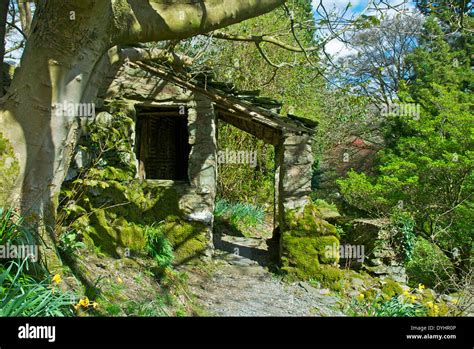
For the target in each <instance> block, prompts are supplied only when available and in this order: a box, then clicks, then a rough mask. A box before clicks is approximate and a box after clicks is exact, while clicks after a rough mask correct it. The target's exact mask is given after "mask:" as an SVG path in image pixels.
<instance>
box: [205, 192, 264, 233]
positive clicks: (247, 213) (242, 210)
mask: <svg viewBox="0 0 474 349" xmlns="http://www.w3.org/2000/svg"><path fill="white" fill-rule="evenodd" d="M214 215H215V217H216V218H223V219H227V220H229V222H230V223H231V224H232V225H234V226H238V227H241V228H247V227H252V226H256V225H260V224H262V223H263V221H264V218H265V211H264V209H263V207H261V206H255V205H251V204H246V203H241V202H237V203H231V202H229V201H227V200H224V199H220V200H217V201H216V205H215V209H214Z"/></svg>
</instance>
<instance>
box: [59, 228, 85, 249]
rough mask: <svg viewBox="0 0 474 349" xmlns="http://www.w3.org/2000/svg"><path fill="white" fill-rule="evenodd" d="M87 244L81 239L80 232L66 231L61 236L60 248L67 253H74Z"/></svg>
mask: <svg viewBox="0 0 474 349" xmlns="http://www.w3.org/2000/svg"><path fill="white" fill-rule="evenodd" d="M85 247H86V244H85V243H83V242H82V241H80V240H79V237H78V234H77V233H76V232H74V231H70V232H64V233H62V234H61V236H60V237H59V249H60V250H61V251H63V252H65V253H74V252H76V251H77V250H79V249H81V248H85Z"/></svg>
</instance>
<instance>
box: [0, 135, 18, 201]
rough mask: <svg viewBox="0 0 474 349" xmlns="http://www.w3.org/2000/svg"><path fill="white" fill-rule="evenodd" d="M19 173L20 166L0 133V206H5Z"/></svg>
mask: <svg viewBox="0 0 474 349" xmlns="http://www.w3.org/2000/svg"><path fill="white" fill-rule="evenodd" d="M19 173H20V165H19V163H18V160H17V159H16V157H15V154H14V152H13V147H12V146H11V144H10V142H9V141H8V140H7V139H5V138H3V136H2V133H0V188H1V189H0V205H6V201H7V199H8V196H9V194H10V190H11V189H12V187H13V185H14V184H15V181H16V179H17V177H18V174H19Z"/></svg>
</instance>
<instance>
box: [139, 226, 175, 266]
mask: <svg viewBox="0 0 474 349" xmlns="http://www.w3.org/2000/svg"><path fill="white" fill-rule="evenodd" d="M145 236H146V240H147V242H146V246H147V250H148V253H149V254H150V256H152V257H153V258H154V259H155V261H156V262H157V263H158V266H159V267H160V268H162V269H165V268H169V267H171V266H172V264H173V259H174V255H173V247H172V246H171V244H170V242H169V241H168V240H167V239H166V237H165V236H164V234H163V232H162V231H161V229H160V226H159V225H158V226H157V227H154V226H147V227H146V228H145Z"/></svg>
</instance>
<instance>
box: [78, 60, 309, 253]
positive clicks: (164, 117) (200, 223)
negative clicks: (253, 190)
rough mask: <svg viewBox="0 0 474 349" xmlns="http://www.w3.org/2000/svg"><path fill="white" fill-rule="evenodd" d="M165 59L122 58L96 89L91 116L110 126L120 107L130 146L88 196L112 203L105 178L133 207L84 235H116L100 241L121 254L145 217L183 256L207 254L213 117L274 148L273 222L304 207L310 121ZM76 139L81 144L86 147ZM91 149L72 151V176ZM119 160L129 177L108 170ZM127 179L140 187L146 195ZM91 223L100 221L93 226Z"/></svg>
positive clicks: (213, 192) (109, 215) (214, 158)
mask: <svg viewBox="0 0 474 349" xmlns="http://www.w3.org/2000/svg"><path fill="white" fill-rule="evenodd" d="M161 67H162V66H160V65H159V64H155V63H147V64H145V63H142V62H139V63H137V64H135V63H131V62H127V63H125V64H123V65H121V67H120V68H118V69H115V70H111V72H110V73H109V76H107V78H106V79H105V80H106V83H104V84H103V85H102V87H101V88H100V90H99V100H98V103H97V105H98V108H97V110H96V120H95V122H97V123H99V124H103V125H105V127H106V128H113V127H112V126H110V125H111V123H113V122H114V120H116V118H117V117H118V116H119V117H123V118H125V119H126V120H127V122H126V125H127V126H126V128H127V130H126V132H124V133H123V134H124V136H123V137H126V138H127V139H126V143H127V144H128V146H129V148H128V149H129V150H130V152H129V153H128V154H126V151H125V154H123V151H122V154H118V156H117V158H119V160H118V161H117V162H116V163H114V164H113V166H112V167H113V168H115V170H113V171H108V172H107V174H106V175H104V176H103V179H104V180H106V181H109V182H110V183H112V182H113V185H112V184H110V183H109V184H108V185H106V186H107V188H105V189H104V188H98V189H97V190H99V191H100V193H96V194H94V195H93V196H94V197H95V200H98V201H99V202H98V203H97V204H96V206H97V207H104V206H106V205H109V206H111V207H114V209H115V206H116V205H117V202H116V200H117V195H115V194H114V195H112V194H111V193H109V190H110V189H111V188H110V186H115V188H116V189H117V188H119V189H120V190H122V191H124V193H123V195H121V196H122V200H125V201H127V202H131V203H132V204H133V205H134V206H133V208H132V207H125V208H123V210H122V211H117V212H115V213H110V212H109V211H106V210H105V211H104V212H103V214H101V215H102V217H96V218H90V219H89V221H87V222H83V223H84V226H87V228H86V230H87V229H89V232H88V233H86V234H87V235H89V236H90V237H91V239H92V240H93V241H94V243H95V244H97V243H99V244H100V243H103V242H104V239H103V238H102V237H101V234H102V235H103V234H107V235H108V236H107V239H111V238H112V240H115V241H114V243H113V244H112V246H108V244H106V245H107V246H108V247H111V248H112V252H113V253H114V254H115V253H116V254H121V253H125V252H124V251H128V250H129V249H132V250H133V249H134V248H139V247H140V243H139V242H140V241H141V240H142V239H141V237H140V236H139V235H140V234H142V232H141V230H140V229H141V228H139V227H140V226H141V224H142V223H143V224H150V223H153V222H156V223H160V224H161V226H162V227H163V229H164V230H165V231H166V232H168V233H169V234H170V240H171V242H172V244H173V245H174V248H175V249H176V251H177V255H178V260H179V261H180V262H185V261H187V260H190V259H192V258H194V257H195V256H198V255H210V254H211V253H212V249H213V246H212V229H213V211H214V200H215V197H216V187H217V185H216V183H217V176H218V175H219V174H218V171H217V151H218V149H217V134H216V130H217V123H218V122H226V123H228V124H231V125H233V126H235V127H237V128H239V129H241V130H243V131H245V132H248V133H250V134H252V135H253V136H255V137H257V138H259V139H261V140H263V141H264V142H266V143H268V144H271V145H273V146H274V147H275V154H276V159H275V164H276V167H275V168H276V173H275V186H276V188H275V196H276V200H275V203H276V204H275V206H276V207H275V213H276V215H277V217H276V221H277V222H278V225H280V226H281V225H283V224H284V217H285V211H286V210H289V209H294V208H300V207H302V206H304V205H305V203H306V202H307V200H308V195H309V194H310V192H311V173H312V171H311V167H312V164H313V156H312V147H311V141H312V135H313V132H314V131H313V127H314V126H315V125H314V124H312V123H311V122H309V121H308V120H305V119H302V118H298V117H296V116H291V115H290V116H288V117H282V116H281V115H279V114H278V113H277V112H278V109H279V108H280V107H281V105H280V104H279V103H278V102H276V101H274V100H271V99H268V98H263V97H259V96H258V94H257V93H255V92H252V91H250V92H249V91H247V92H245V91H237V90H236V89H234V88H233V87H232V86H230V85H228V84H222V83H217V82H214V81H212V79H211V78H210V77H209V75H202V76H198V77H196V78H195V79H193V80H192V82H189V81H185V80H181V79H180V78H179V77H177V76H176V75H173V74H170V73H169V72H167V71H166V70H165V69H161ZM81 143H82V148H81V149H84V148H87V146H85V147H84V145H85V142H84V141H82V142H81ZM85 151H86V152H87V149H86V150H85ZM87 157H88V156H87V154H84V151H82V152H81V151H78V153H77V154H76V157H75V159H74V161H73V164H72V166H71V170H70V171H71V172H70V175H69V179H71V178H74V177H75V176H76V175H77V172H78V171H79V169H80V168H81V167H84V166H85V165H84V159H85V158H87ZM124 159H125V160H124ZM110 164H111V161H109V163H108V166H111V165H110ZM121 166H125V167H128V172H127V176H128V177H127V176H125V178H124V177H123V176H116V175H113V173H117V169H120V167H121ZM106 167H107V166H106ZM104 168H105V167H104ZM114 171H115V172H114ZM111 173H112V174H111ZM120 183H122V186H121V185H120ZM124 183H126V184H124ZM104 186H105V185H104ZM131 188H137V190H140V195H141V197H142V199H137V197H138V196H139V195H138V194H133V193H132V192H131V190H132V189H131ZM119 196H120V195H119ZM145 199H146V200H148V201H146V200H145ZM101 200H102V201H101ZM114 200H115V201H114ZM150 202H152V206H150V205H151V204H150ZM118 209H120V207H119V208H117V210H118ZM134 210H138V212H134ZM154 215H155V216H154ZM170 217H171V218H170ZM97 224H101V225H105V226H102V227H100V229H95V228H94V225H97ZM196 227H198V228H196ZM94 229H95V231H94ZM173 230H174V231H173ZM170 231H173V232H171V233H170ZM137 241H138V243H137ZM137 244H138V245H137Z"/></svg>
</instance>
